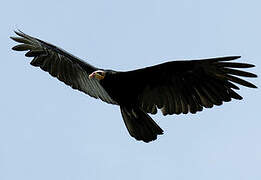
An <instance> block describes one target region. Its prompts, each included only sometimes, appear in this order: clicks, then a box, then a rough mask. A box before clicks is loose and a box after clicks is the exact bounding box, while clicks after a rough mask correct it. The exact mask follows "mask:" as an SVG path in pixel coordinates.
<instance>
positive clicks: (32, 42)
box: [11, 31, 117, 104]
mask: <svg viewBox="0 0 261 180" xmlns="http://www.w3.org/2000/svg"><path fill="white" fill-rule="evenodd" d="M15 33H16V34H17V35H18V36H19V37H11V39H13V40H14V41H16V42H18V43H21V44H19V45H16V46H14V47H13V48H12V49H13V50H15V51H28V52H27V53H26V54H25V56H27V57H33V60H32V61H31V63H30V64H31V65H33V66H36V67H40V68H41V69H42V70H44V71H47V72H49V74H51V75H52V76H53V77H56V78H58V79H59V80H60V81H62V82H64V83H65V84H67V85H69V86H71V87H72V88H73V89H77V90H80V91H82V92H84V93H86V94H88V95H90V96H91V97H94V98H99V99H101V100H103V101H105V102H107V103H111V104H117V103H116V102H115V101H114V100H112V99H111V97H110V96H109V95H108V93H107V92H106V91H105V90H104V88H103V87H102V86H101V85H100V83H99V82H98V81H97V80H96V79H95V78H93V79H89V75H90V74H91V73H92V72H93V71H95V70H98V69H97V68H96V67H94V66H92V65H90V64H88V63H86V62H84V61H82V60H80V59H79V58H77V57H75V56H73V55H71V54H70V53H68V52H66V51H65V50H63V49H60V48H58V47H56V46H54V45H52V44H49V43H47V42H44V41H42V40H40V39H37V38H34V37H31V36H29V35H27V34H25V33H23V32H21V31H15Z"/></svg>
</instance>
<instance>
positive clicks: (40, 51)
mask: <svg viewBox="0 0 261 180" xmlns="http://www.w3.org/2000/svg"><path fill="white" fill-rule="evenodd" d="M15 33H16V34H17V35H18V37H11V38H12V39H13V40H14V41H16V42H19V43H20V44H19V45H17V46H14V47H13V50H16V51H28V52H27V53H26V54H25V56H27V57H33V60H32V61H31V65H33V66H36V67H40V68H41V69H42V70H44V71H47V72H49V74H51V75H52V76H54V77H56V78H58V79H59V80H60V81H62V82H64V83H65V84H67V85H69V86H71V87H72V88H74V89H78V90H80V91H82V92H84V93H86V94H88V95H90V96H91V97H94V98H99V99H101V100H103V101H105V102H107V103H110V104H116V105H119V106H120V109H121V113H122V117H123V120H124V123H125V125H126V127H127V129H128V131H129V133H130V135H131V136H132V137H134V138H135V139H137V140H142V141H144V142H149V141H153V140H155V139H157V135H160V134H163V130H162V129H161V128H160V127H159V126H158V125H157V124H156V123H155V122H154V121H153V119H152V118H151V117H150V116H149V115H148V114H147V113H151V114H156V113H157V109H161V111H162V113H163V115H168V114H181V113H183V114H187V113H196V112H198V111H202V110H203V108H211V107H213V106H214V105H217V106H219V105H221V104H223V102H228V101H231V100H232V99H239V100H240V99H242V97H241V96H240V95H239V94H237V93H236V92H235V91H234V89H236V90H239V87H237V86H236V85H235V83H236V84H240V85H242V86H246V87H250V88H256V86H255V85H254V84H252V83H250V82H248V81H245V80H243V79H240V78H239V77H237V76H242V77H257V76H256V75H255V74H253V73H250V72H246V71H242V70H239V69H242V68H250V67H254V65H252V64H246V63H236V62H231V61H232V60H235V59H238V58H240V56H229V57H219V58H211V59H202V60H192V61H191V60H186V61H172V62H166V63H162V64H159V65H155V66H151V67H146V68H142V69H137V70H133V71H126V72H119V71H112V70H104V69H100V68H96V67H94V66H92V65H90V64H88V63H86V62H84V61H82V60H81V59H79V58H77V57H75V56H73V55H71V54H69V53H68V52H66V51H64V50H62V49H60V48H58V47H56V46H54V45H52V44H49V43H47V42H44V41H42V40H40V39H37V38H34V37H31V36H28V35H26V34H24V33H23V32H21V31H15Z"/></svg>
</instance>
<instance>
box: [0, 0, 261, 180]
mask: <svg viewBox="0 0 261 180" xmlns="http://www.w3.org/2000/svg"><path fill="white" fill-rule="evenodd" d="M260 7H261V1H259V0H249V1H243V0H216V1H209V0H199V1H195V0H182V1H173V0H165V1H164V0H161V1H160V0H143V1H141V0H131V1H123V0H96V1H89V0H88V1H76V0H75V1H52V0H44V1H33V0H32V1H18V0H14V1H4V2H2V3H1V11H0V17H1V28H0V39H1V43H0V48H1V60H0V66H1V70H0V82H1V94H0V99H1V101H0V179H1V180H18V179H19V180H47V179H48V180H58V179H62V180H90V179H95V180H103V179H113V180H118V179H119V180H120V179H125V180H134V179H137V180H139V179H150V180H154V179H157V180H158V179H178V180H191V179H193V180H194V179H196V180H197V179H199V180H209V179H211V180H220V179H222V180H231V179H236V180H244V179H251V180H259V179H261V172H260V167H261V143H260V138H261V120H260V114H259V112H260V100H261V94H260V88H259V89H248V88H244V87H242V88H241V90H240V94H241V95H242V96H243V97H244V99H243V100H242V101H232V102H230V103H226V104H225V105H223V106H221V107H215V108H213V109H207V110H205V111H203V112H201V113H198V114H196V115H180V116H176V115H172V116H166V117H163V116H162V115H161V114H158V115H156V116H153V118H154V119H155V120H156V121H157V123H158V124H159V125H160V126H161V127H162V128H163V129H164V133H165V134H164V135H163V136H160V137H159V138H158V140H156V141H154V142H152V143H149V144H146V143H143V142H137V141H135V140H134V139H133V138H131V137H130V136H129V134H128V132H127V130H126V128H125V126H124V123H123V121H122V117H121V114H120V112H119V108H118V107H117V106H112V105H108V104H106V103H103V102H101V101H100V100H96V99H93V98H90V97H89V96H87V95H85V94H83V93H81V92H78V91H75V90H72V89H71V88H70V87H67V86H66V85H64V84H63V83H61V82H59V81H58V80H57V79H54V78H52V77H50V75H49V74H47V73H45V72H43V71H42V70H40V69H38V68H35V67H32V66H30V64H29V62H30V59H29V58H26V57H24V53H19V52H14V51H11V47H12V46H13V45H14V44H15V43H14V42H13V41H11V39H9V36H13V35H14V33H13V30H14V29H16V28H19V29H21V30H23V31H24V32H25V33H28V34H30V35H32V36H36V37H38V38H41V39H43V40H45V41H48V42H51V43H53V44H55V45H57V46H59V47H62V48H63V49H65V50H67V51H69V52H71V53H72V54H74V55H76V56H78V57H81V58H83V59H84V60H86V61H87V62H88V63H90V64H93V65H95V66H97V67H102V68H111V69H115V70H130V69H135V68H139V67H145V66H150V65H154V64H158V63H161V62H165V61H168V60H177V59H197V58H206V57H216V56H227V55H241V56H242V58H241V59H240V62H248V63H253V64H255V65H256V66H257V67H256V68H253V69H251V72H254V73H256V74H258V75H260V67H261V61H260V60H261V49H260V48H261V35H260V34H261V21H260V17H261V11H260ZM251 82H253V83H254V84H256V85H257V86H259V87H261V82H260V78H259V79H254V80H252V81H251Z"/></svg>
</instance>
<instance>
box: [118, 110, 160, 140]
mask: <svg viewBox="0 0 261 180" xmlns="http://www.w3.org/2000/svg"><path fill="white" fill-rule="evenodd" d="M120 108H121V115H122V118H123V120H124V123H125V125H126V127H127V129H128V131H129V133H130V135H131V136H132V137H134V138H135V139H136V140H138V141H140V140H142V141H144V142H150V141H153V140H156V139H157V135H160V134H163V130H162V129H161V128H160V127H159V126H158V125H157V124H156V123H155V122H154V121H153V119H152V118H151V117H150V116H149V115H148V114H147V113H145V112H144V111H143V110H141V109H140V108H138V107H135V108H126V107H122V106H121V107H120Z"/></svg>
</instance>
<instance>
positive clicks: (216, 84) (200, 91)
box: [119, 56, 257, 115]
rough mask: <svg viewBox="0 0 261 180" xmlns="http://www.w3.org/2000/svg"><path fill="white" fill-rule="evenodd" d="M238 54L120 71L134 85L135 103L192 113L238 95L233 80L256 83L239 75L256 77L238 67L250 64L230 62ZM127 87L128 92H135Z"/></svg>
mask: <svg viewBox="0 0 261 180" xmlns="http://www.w3.org/2000/svg"><path fill="white" fill-rule="evenodd" d="M238 58H240V56H229V57H219V58H211V59H202V60H192V61H191V60H190V61H172V62H167V63H163V64H159V65H155V66H151V67H146V68H142V69H137V70H134V71H127V72H123V73H120V74H119V75H120V76H123V77H124V78H123V79H124V80H125V81H127V82H128V83H131V85H130V87H133V88H134V89H137V91H136V92H138V93H137V94H136V96H137V97H138V104H139V106H140V107H141V108H142V109H143V110H144V111H146V112H149V113H152V114H155V113H156V112H157V108H159V109H161V111H162V113H163V114H164V115H167V114H180V113H184V114H186V113H188V112H190V113H196V112H198V111H202V110H203V107H205V108H211V107H213V106H214V105H221V104H222V103H223V102H228V101H231V99H242V97H241V96H240V95H239V94H237V93H236V92H235V91H234V90H233V89H236V90H238V89H239V87H237V86H236V85H235V84H240V85H243V86H246V87H250V88H256V86H255V85H254V84H252V83H250V82H248V81H246V80H243V79H241V78H239V77H237V76H242V77H257V76H256V75H255V74H253V73H250V72H246V71H242V70H239V69H241V68H250V67H254V65H252V64H246V63H237V62H231V61H232V60H235V59H238ZM134 89H130V92H135V91H134Z"/></svg>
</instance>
